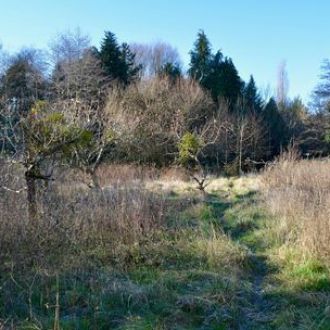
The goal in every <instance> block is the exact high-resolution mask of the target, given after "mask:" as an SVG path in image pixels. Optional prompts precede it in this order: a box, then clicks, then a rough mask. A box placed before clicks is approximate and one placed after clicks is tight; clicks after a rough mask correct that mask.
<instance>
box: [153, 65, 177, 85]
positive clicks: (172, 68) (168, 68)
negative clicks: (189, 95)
mask: <svg viewBox="0 0 330 330" xmlns="http://www.w3.org/2000/svg"><path fill="white" fill-rule="evenodd" d="M158 74H159V76H161V77H167V78H169V79H171V80H172V81H173V82H175V81H176V80H177V79H179V78H181V77H182V72H181V67H180V65H179V64H177V63H170V62H167V63H166V64H164V65H163V66H162V67H161V69H160V71H159V73H158Z"/></svg>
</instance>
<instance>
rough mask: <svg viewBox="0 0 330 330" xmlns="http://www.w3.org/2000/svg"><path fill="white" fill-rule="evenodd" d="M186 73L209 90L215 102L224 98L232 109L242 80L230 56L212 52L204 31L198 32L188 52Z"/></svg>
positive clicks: (241, 86) (240, 91) (238, 94)
mask: <svg viewBox="0 0 330 330" xmlns="http://www.w3.org/2000/svg"><path fill="white" fill-rule="evenodd" d="M188 73H189V76H190V77H191V78H192V79H195V80H196V81H198V82H199V83H200V84H201V86H203V87H204V88H206V89H207V90H209V91H210V93H211V95H212V98H213V100H214V101H215V102H218V101H219V100H225V101H226V102H227V104H228V106H229V108H230V110H233V108H234V106H235V104H236V102H237V100H238V98H239V96H240V95H241V93H242V88H243V82H242V80H241V78H240V77H239V75H238V72H237V69H236V68H235V65H234V63H233V61H232V60H231V59H230V58H228V57H226V58H223V54H222V52H221V51H220V50H219V51H217V52H216V54H214V55H213V54H212V50H211V45H210V42H209V40H208V39H207V37H206V35H205V33H204V31H200V32H199V33H198V35H197V40H196V42H195V44H194V49H193V50H192V51H191V52H190V69H189V71H188Z"/></svg>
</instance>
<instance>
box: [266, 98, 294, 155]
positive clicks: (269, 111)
mask: <svg viewBox="0 0 330 330" xmlns="http://www.w3.org/2000/svg"><path fill="white" fill-rule="evenodd" d="M263 118H264V122H265V125H266V127H267V158H271V157H272V156H274V155H277V154H279V152H280V151H281V150H282V148H284V147H285V146H286V145H287V143H288V133H287V129H286V123H285V122H284V120H283V118H282V115H281V114H280V112H279V110H278V107H277V104H276V102H275V100H274V99H273V98H271V99H270V100H269V101H268V103H267V104H266V106H265V108H264V110H263Z"/></svg>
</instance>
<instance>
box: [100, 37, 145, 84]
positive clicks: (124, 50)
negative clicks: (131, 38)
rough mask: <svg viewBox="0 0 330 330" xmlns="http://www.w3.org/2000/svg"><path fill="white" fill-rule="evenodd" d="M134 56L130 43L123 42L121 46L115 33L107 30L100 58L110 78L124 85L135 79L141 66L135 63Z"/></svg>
mask: <svg viewBox="0 0 330 330" xmlns="http://www.w3.org/2000/svg"><path fill="white" fill-rule="evenodd" d="M134 57H135V55H134V54H133V53H132V52H131V50H130V48H129V46H128V44H126V43H123V44H122V45H121V46H120V45H119V44H118V42H117V38H116V36H115V35H114V33H112V32H109V31H108V32H105V37H104V39H103V41H102V44H101V49H100V52H99V58H100V60H101V62H102V68H103V70H104V71H105V73H106V75H107V76H108V77H109V78H111V79H113V80H117V81H118V82H120V83H122V84H124V85H127V84H129V83H130V82H131V81H132V80H134V79H135V78H136V77H137V75H138V72H139V70H140V67H139V66H135V64H134Z"/></svg>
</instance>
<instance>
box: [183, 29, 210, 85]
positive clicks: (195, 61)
mask: <svg viewBox="0 0 330 330" xmlns="http://www.w3.org/2000/svg"><path fill="white" fill-rule="evenodd" d="M211 61H212V52H211V44H210V42H209V40H208V38H207V36H206V34H205V32H204V31H203V30H201V31H199V32H198V34H197V40H196V41H195V43H194V49H193V50H191V51H190V64H189V66H190V68H189V71H188V73H189V76H190V77H191V78H192V79H194V80H196V81H198V82H199V83H200V84H201V85H202V86H203V85H204V82H205V80H206V79H207V76H208V74H209V71H210V63H211Z"/></svg>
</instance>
